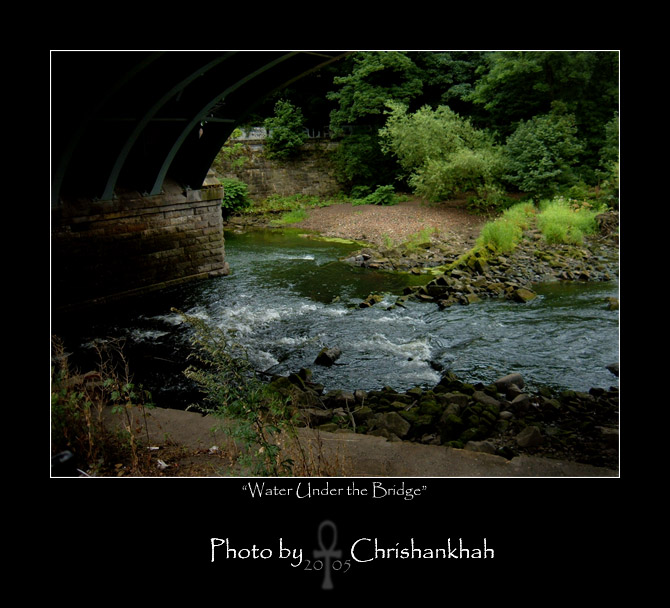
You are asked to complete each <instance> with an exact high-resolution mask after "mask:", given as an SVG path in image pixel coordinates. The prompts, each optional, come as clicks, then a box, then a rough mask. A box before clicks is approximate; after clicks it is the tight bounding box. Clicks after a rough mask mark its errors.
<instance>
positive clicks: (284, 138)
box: [263, 99, 307, 159]
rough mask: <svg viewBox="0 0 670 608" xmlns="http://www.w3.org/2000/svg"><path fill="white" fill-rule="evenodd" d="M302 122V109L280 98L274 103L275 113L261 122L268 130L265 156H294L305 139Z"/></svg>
mask: <svg viewBox="0 0 670 608" xmlns="http://www.w3.org/2000/svg"><path fill="white" fill-rule="evenodd" d="M304 123H305V119H304V117H303V115H302V110H301V109H300V108H297V107H296V106H294V105H293V104H292V103H291V102H290V101H285V100H283V99H280V100H279V101H278V102H277V103H276V104H275V115H274V116H273V117H271V118H267V119H266V120H265V122H264V123H263V126H264V127H265V128H266V129H267V130H268V132H269V134H268V137H267V139H266V140H265V154H266V156H267V157H268V158H278V159H287V158H291V157H292V156H295V155H296V154H297V152H298V151H299V150H300V147H301V146H302V145H303V144H304V143H305V140H306V139H307V134H306V133H305V129H304Z"/></svg>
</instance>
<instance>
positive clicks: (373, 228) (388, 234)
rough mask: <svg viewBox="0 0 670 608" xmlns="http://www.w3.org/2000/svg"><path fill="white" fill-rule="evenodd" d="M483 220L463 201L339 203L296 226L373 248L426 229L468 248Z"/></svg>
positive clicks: (403, 238) (403, 239)
mask: <svg viewBox="0 0 670 608" xmlns="http://www.w3.org/2000/svg"><path fill="white" fill-rule="evenodd" d="M486 221H487V218H485V217H483V216H475V215H472V214H471V213H469V212H468V211H467V210H466V209H465V201H464V200H456V201H449V202H447V203H440V204H439V205H429V204H427V203H423V202H421V201H419V200H410V201H405V202H402V203H399V204H397V205H391V206H380V205H360V206H353V205H350V204H341V205H331V206H330V207H321V208H316V209H313V210H311V211H310V212H309V216H308V218H307V219H306V220H304V221H302V222H300V223H299V224H296V226H299V227H301V228H305V229H306V230H315V231H317V232H319V233H321V234H322V235H323V236H328V237H338V238H348V239H354V240H362V241H367V242H369V243H374V244H377V245H381V244H384V240H385V239H386V238H390V239H391V240H393V241H395V242H396V243H399V242H402V241H405V240H407V239H408V238H409V237H410V235H412V234H416V233H418V232H420V231H422V230H425V229H429V230H434V231H436V232H438V233H439V235H440V237H441V240H444V241H447V242H452V243H453V244H454V245H455V246H464V247H469V246H471V245H472V243H473V242H474V241H475V239H476V238H477V236H478V235H479V231H480V230H481V228H482V226H483V225H484V224H485V223H486Z"/></svg>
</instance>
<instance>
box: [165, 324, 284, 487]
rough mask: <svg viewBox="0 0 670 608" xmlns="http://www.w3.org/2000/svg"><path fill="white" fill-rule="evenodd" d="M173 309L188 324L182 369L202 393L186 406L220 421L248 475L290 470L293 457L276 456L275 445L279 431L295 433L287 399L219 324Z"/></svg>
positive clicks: (279, 452) (277, 445)
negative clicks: (200, 400) (188, 345)
mask: <svg viewBox="0 0 670 608" xmlns="http://www.w3.org/2000/svg"><path fill="white" fill-rule="evenodd" d="M175 312H179V311H175ZM179 314H181V316H182V318H183V320H184V321H185V322H186V323H187V324H188V325H189V326H190V327H191V329H192V336H191V344H192V345H193V352H192V354H191V356H190V359H192V360H194V361H195V363H193V364H191V365H190V366H189V367H188V368H187V369H186V370H185V372H184V373H185V375H186V377H187V378H189V379H191V380H193V381H194V382H195V383H196V384H197V385H198V386H199V387H200V390H201V391H202V393H203V395H204V402H203V403H200V404H195V405H192V406H189V408H190V409H192V408H195V409H198V410H199V411H201V412H203V413H207V414H211V415H213V416H216V417H219V418H220V419H221V420H222V421H223V422H224V424H223V425H222V430H223V431H224V432H226V433H227V434H229V435H230V436H231V437H233V438H234V439H235V440H236V443H237V444H238V446H239V449H240V456H239V461H240V463H241V464H242V465H243V466H245V467H246V468H247V469H250V470H251V472H252V474H254V475H265V476H267V475H273V476H275V475H279V474H282V473H289V474H290V473H291V471H292V467H293V462H292V461H290V460H286V459H282V452H281V449H280V439H281V435H282V434H287V436H290V437H295V428H294V419H293V417H292V412H291V410H290V408H289V405H288V403H287V402H286V401H285V400H284V399H282V398H280V397H278V395H277V394H276V393H273V392H272V391H271V390H270V389H269V388H268V386H267V385H266V384H265V383H264V382H263V381H262V380H261V379H260V378H259V377H258V375H257V374H256V372H255V370H254V368H253V366H252V365H251V363H250V361H249V359H248V357H247V354H246V352H245V350H244V349H243V348H242V347H241V346H240V345H238V344H235V343H233V342H232V341H231V340H230V338H229V336H228V335H226V333H225V332H224V330H223V329H221V328H218V327H211V326H209V325H208V324H207V323H206V322H205V321H203V320H202V319H200V318H198V317H194V316H190V315H186V314H184V313H179Z"/></svg>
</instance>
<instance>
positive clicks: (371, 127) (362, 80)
mask: <svg viewBox="0 0 670 608" xmlns="http://www.w3.org/2000/svg"><path fill="white" fill-rule="evenodd" d="M350 64H351V68H350V71H349V72H348V73H347V74H346V75H343V76H338V77H336V78H334V80H333V83H334V85H335V87H336V88H335V89H334V90H333V91H331V92H330V93H329V94H328V99H329V100H331V101H333V102H334V103H335V104H336V107H335V109H334V110H333V111H332V112H331V114H330V131H331V133H332V134H333V135H334V136H335V137H338V138H341V141H340V145H339V147H338V148H337V150H336V152H335V154H334V155H333V159H334V161H335V163H336V166H337V178H338V180H339V181H340V182H341V183H342V184H344V186H345V187H347V188H352V187H353V186H356V185H367V186H375V185H376V184H379V183H380V182H381V183H393V181H394V180H395V177H396V174H397V170H398V168H397V166H396V164H395V162H394V160H393V159H392V158H390V157H388V156H386V155H385V154H384V153H383V152H382V150H381V147H380V144H379V137H378V135H377V129H378V128H379V127H381V126H382V125H383V124H384V111H385V108H386V103H387V101H388V100H396V101H400V102H404V103H408V102H409V101H410V100H412V99H414V98H415V97H416V96H417V95H419V94H420V93H421V90H422V86H423V82H422V78H421V71H420V70H419V68H418V67H417V66H416V64H415V63H414V61H413V60H412V59H411V58H410V57H409V56H408V54H407V53H403V52H397V51H381V52H380V51H373V52H361V53H355V54H354V55H352V56H351V58H350ZM345 133H347V134H346V135H345Z"/></svg>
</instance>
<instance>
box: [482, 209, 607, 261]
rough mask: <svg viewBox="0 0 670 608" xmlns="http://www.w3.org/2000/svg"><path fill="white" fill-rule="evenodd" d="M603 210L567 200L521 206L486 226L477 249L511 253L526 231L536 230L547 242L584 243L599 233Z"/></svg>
mask: <svg viewBox="0 0 670 608" xmlns="http://www.w3.org/2000/svg"><path fill="white" fill-rule="evenodd" d="M602 211H603V209H601V208H600V207H594V206H592V205H590V204H589V203H585V202H582V203H579V202H576V201H571V200H566V199H563V198H555V199H552V200H546V201H541V202H540V203H539V204H538V205H535V204H534V203H532V202H525V203H517V204H516V205H514V206H512V207H510V208H509V209H507V210H506V211H504V212H503V213H502V215H501V216H500V217H498V218H497V219H496V220H494V221H492V222H488V223H487V224H485V225H484V227H483V228H482V230H481V232H480V234H479V238H478V239H477V242H476V244H475V247H476V248H477V249H480V250H486V249H488V250H491V251H493V252H495V253H509V252H510V251H513V250H514V249H515V248H516V247H517V245H518V244H519V243H520V241H521V239H522V238H523V235H524V232H525V231H526V230H528V229H531V228H533V227H536V228H537V229H538V230H539V231H540V233H541V234H542V237H543V238H544V240H545V241H546V242H547V243H551V244H580V243H582V241H583V239H584V236H585V235H588V234H593V233H594V232H596V231H597V229H598V226H597V222H596V219H595V218H596V216H597V215H598V214H599V213H602Z"/></svg>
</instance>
